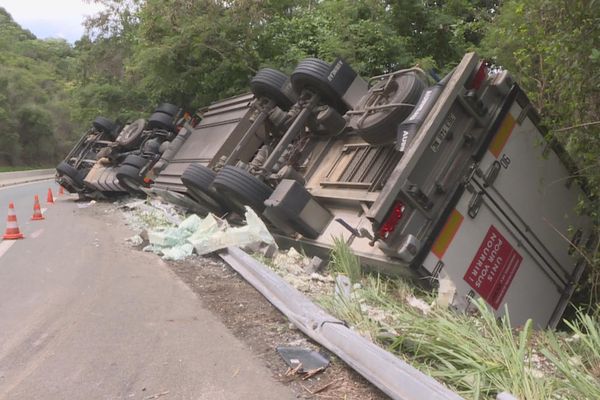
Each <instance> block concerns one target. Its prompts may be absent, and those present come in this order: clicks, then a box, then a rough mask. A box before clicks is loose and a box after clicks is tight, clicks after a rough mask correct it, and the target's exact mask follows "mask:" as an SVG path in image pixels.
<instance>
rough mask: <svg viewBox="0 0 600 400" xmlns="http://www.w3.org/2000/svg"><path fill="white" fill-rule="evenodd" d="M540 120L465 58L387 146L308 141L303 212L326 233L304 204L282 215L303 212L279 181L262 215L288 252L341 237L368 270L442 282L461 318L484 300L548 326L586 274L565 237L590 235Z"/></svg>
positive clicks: (505, 85) (512, 88)
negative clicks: (477, 300) (290, 248)
mask: <svg viewBox="0 0 600 400" xmlns="http://www.w3.org/2000/svg"><path fill="white" fill-rule="evenodd" d="M419 114H420V115H419ZM411 118H413V119H414V120H415V121H419V122H418V124H416V125H415V124H412V125H410V124H409V123H408V122H407V121H409V122H410V120H411ZM538 119H539V118H538V117H537V115H536V113H535V111H534V109H533V107H532V105H531V103H530V102H529V100H528V99H527V97H526V96H525V94H524V93H523V91H522V90H521V89H520V88H519V86H518V85H517V84H515V83H514V82H513V80H512V78H511V77H510V75H509V74H508V73H507V72H506V71H502V72H495V73H490V72H488V70H487V67H486V65H485V64H484V63H482V62H481V61H480V60H479V59H478V57H477V56H476V55H475V54H473V53H470V54H467V55H465V57H464V58H463V60H462V61H461V63H460V64H459V65H458V66H457V67H456V68H455V69H454V71H453V72H452V73H451V74H449V76H448V77H447V78H445V79H444V80H443V81H442V82H439V83H438V84H436V85H434V86H432V87H431V88H430V89H428V90H427V91H425V92H424V94H423V96H422V99H421V101H420V102H419V103H418V104H417V105H416V106H415V108H414V110H413V114H411V116H410V117H409V118H407V120H406V121H405V123H403V124H400V126H398V140H397V142H396V143H395V144H382V145H378V144H373V143H367V142H365V141H364V140H363V139H362V138H361V137H360V135H353V134H352V132H348V133H347V134H346V135H342V136H338V137H335V138H329V139H323V140H322V141H320V142H319V143H318V144H317V145H315V146H314V149H313V151H312V153H311V154H310V156H309V157H307V161H306V163H305V165H304V172H305V176H306V185H305V187H306V191H307V194H304V195H303V197H307V196H312V198H313V200H314V201H305V202H304V203H303V204H305V205H306V207H309V206H310V207H312V208H313V209H319V210H324V211H320V212H319V215H326V212H328V213H330V214H331V218H329V219H328V220H329V222H328V223H327V224H322V223H321V224H318V223H317V222H318V221H314V220H313V218H312V217H311V213H309V212H308V211H306V210H304V209H298V211H297V212H295V213H287V214H286V213H285V212H283V211H284V209H285V208H287V207H292V206H293V207H296V208H298V207H299V206H298V204H296V203H297V199H296V200H295V199H294V196H291V195H290V193H291V191H292V190H295V191H298V189H294V185H291V184H289V183H286V184H285V185H283V186H282V187H281V188H278V189H276V190H275V192H274V193H273V195H272V197H271V198H270V199H268V200H267V201H266V203H265V204H267V209H266V210H265V216H266V217H267V218H269V216H275V218H273V219H272V220H271V222H272V223H274V225H276V226H277V227H278V228H279V232H278V239H279V241H280V243H282V244H284V245H291V246H296V247H303V248H304V249H305V250H306V251H307V253H309V254H319V253H320V254H326V253H327V252H328V251H329V249H330V248H331V247H332V245H333V241H334V239H335V238H339V237H341V238H343V239H344V240H345V241H346V242H347V243H349V244H350V246H351V248H352V249H353V250H354V251H355V253H356V254H357V255H358V256H359V257H360V258H361V259H362V261H363V263H364V264H366V265H370V266H372V267H375V268H377V269H379V270H383V271H386V272H389V273H394V274H401V275H406V276H410V277H412V278H415V279H418V280H419V281H421V282H429V283H431V284H432V285H434V286H435V285H437V284H438V283H439V282H440V280H443V281H444V287H445V288H448V287H450V289H448V290H449V291H450V292H451V293H450V294H449V295H448V296H449V298H450V304H451V305H452V306H454V307H456V308H457V309H459V310H468V309H469V308H470V307H472V305H471V301H472V300H473V299H475V298H478V297H481V298H483V299H484V300H485V301H486V302H487V303H488V304H489V305H490V307H491V308H492V309H493V310H494V312H495V313H496V314H497V315H501V314H502V313H503V312H504V309H505V307H507V308H508V310H509V312H510V315H511V320H512V322H513V323H514V324H516V325H519V324H522V323H524V322H525V321H526V319H528V318H533V319H534V322H535V324H537V325H538V326H555V325H556V323H557V322H558V321H559V319H560V316H561V314H562V312H563V310H564V308H565V306H566V304H567V302H568V300H569V298H570V296H571V294H572V292H573V290H574V286H575V284H576V282H577V281H578V279H579V277H580V275H581V273H582V271H583V268H584V264H583V260H582V257H581V256H580V254H579V253H578V252H577V251H576V250H575V249H574V247H573V246H572V245H571V242H575V244H582V245H584V244H586V243H591V242H592V241H593V240H594V238H593V236H592V224H591V221H590V219H589V218H587V217H586V216H582V215H578V214H577V213H576V211H575V210H576V208H577V204H578V202H579V201H580V200H582V199H584V198H585V195H584V193H583V191H582V190H581V188H580V186H579V185H578V184H577V182H576V181H574V180H573V179H572V173H571V171H569V170H568V169H567V167H566V165H567V164H568V162H567V160H566V159H565V158H564V155H563V154H562V152H561V151H559V150H558V148H557V147H553V146H550V145H549V144H548V143H547V142H546V140H545V137H544V131H543V130H542V129H541V128H540V127H539V125H538ZM411 130H412V132H409V133H410V135H406V133H407V132H408V131H411ZM286 202H287V203H286ZM291 202H293V203H294V204H292V203H291ZM288 203H289V204H288ZM317 205H318V207H317ZM286 219H287V220H286ZM321 219H322V217H321ZM307 226H308V227H311V229H310V230H305V232H304V233H303V231H302V229H304V227H307ZM314 227H318V229H319V232H315V229H314Z"/></svg>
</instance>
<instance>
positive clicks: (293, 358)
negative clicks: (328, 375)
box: [276, 346, 329, 380]
mask: <svg viewBox="0 0 600 400" xmlns="http://www.w3.org/2000/svg"><path fill="white" fill-rule="evenodd" d="M276 350H277V352H278V353H279V355H280V356H281V358H282V359H283V361H285V363H286V364H287V365H288V366H289V369H288V371H287V372H286V373H285V375H286V376H294V375H298V374H300V375H302V379H304V380H306V379H309V378H311V377H312V376H314V375H316V374H318V373H319V372H322V371H324V370H325V368H327V367H328V366H329V359H328V358H326V357H325V356H324V355H322V354H321V353H319V352H316V351H314V350H310V349H307V348H303V347H297V346H278V347H277V349H276Z"/></svg>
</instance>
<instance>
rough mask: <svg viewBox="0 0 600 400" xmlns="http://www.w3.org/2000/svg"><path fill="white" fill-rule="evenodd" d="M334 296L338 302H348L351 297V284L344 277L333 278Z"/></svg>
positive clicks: (348, 279)
mask: <svg viewBox="0 0 600 400" xmlns="http://www.w3.org/2000/svg"><path fill="white" fill-rule="evenodd" d="M335 296H336V297H338V298H339V299H340V300H350V298H351V296H352V282H351V281H350V278H348V277H347V276H346V275H338V276H336V277H335Z"/></svg>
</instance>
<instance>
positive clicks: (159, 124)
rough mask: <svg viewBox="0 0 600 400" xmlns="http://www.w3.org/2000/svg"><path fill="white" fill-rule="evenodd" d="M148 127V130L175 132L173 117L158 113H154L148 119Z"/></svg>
mask: <svg viewBox="0 0 600 400" xmlns="http://www.w3.org/2000/svg"><path fill="white" fill-rule="evenodd" d="M148 127H149V128H150V129H164V130H166V131H171V132H172V131H174V130H175V125H173V117H171V116H170V115H167V114H164V113H160V112H155V113H154V114H152V115H151V116H150V118H148Z"/></svg>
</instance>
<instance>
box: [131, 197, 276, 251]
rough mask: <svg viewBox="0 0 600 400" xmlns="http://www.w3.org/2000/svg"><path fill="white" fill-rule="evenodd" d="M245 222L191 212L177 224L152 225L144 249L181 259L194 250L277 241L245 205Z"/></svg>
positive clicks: (143, 206)
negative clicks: (234, 222) (232, 223)
mask: <svg viewBox="0 0 600 400" xmlns="http://www.w3.org/2000/svg"><path fill="white" fill-rule="evenodd" d="M145 207H148V206H147V205H137V208H141V209H145ZM158 212H159V213H160V211H158ZM152 215H153V214H152ZM246 222H247V224H246V225H245V226H240V227H231V226H229V224H228V223H227V221H224V220H221V219H219V218H217V217H215V216H214V215H212V214H209V215H208V216H206V217H205V218H200V217H199V216H197V215H195V214H192V215H191V216H189V217H188V218H186V219H185V220H183V221H181V222H180V223H179V224H178V225H177V226H172V225H166V226H158V227H157V228H155V229H150V230H149V231H148V242H149V245H148V246H146V247H144V249H143V250H144V251H149V252H153V253H156V254H159V255H161V256H162V258H163V259H165V260H182V259H184V258H186V257H189V256H190V255H192V253H193V252H194V250H196V253H198V255H204V254H208V253H211V252H213V251H216V250H221V249H223V248H226V247H229V246H243V245H246V244H249V243H255V242H260V243H267V244H269V245H275V239H273V237H272V236H271V234H270V233H269V230H268V229H267V227H266V226H265V224H264V223H263V222H262V220H261V219H260V218H259V217H258V215H256V213H255V212H254V211H252V209H250V208H246Z"/></svg>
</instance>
